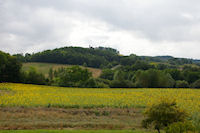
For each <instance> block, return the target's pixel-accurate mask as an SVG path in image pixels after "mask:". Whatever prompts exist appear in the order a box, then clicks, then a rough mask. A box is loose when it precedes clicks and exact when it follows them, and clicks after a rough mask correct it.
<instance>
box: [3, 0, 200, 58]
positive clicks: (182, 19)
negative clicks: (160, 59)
mask: <svg viewBox="0 0 200 133" xmlns="http://www.w3.org/2000/svg"><path fill="white" fill-rule="evenodd" d="M199 5H200V1H199V0H192V1H188V0H181V1H179V0H175V1H174V0H167V1H166V0H57V1H55V0H33V1H28V0H0V50H2V51H5V52H9V53H11V54H14V53H26V52H29V53H32V52H38V51H42V50H45V49H53V48H58V47H64V46H81V47H88V46H89V45H90V46H93V47H96V46H106V47H112V48H116V49H117V50H119V51H120V53H121V54H124V55H128V54H131V53H134V54H137V55H150V56H155V55H172V56H176V57H187V58H196V59H197V58H198V59H200V52H199V49H200V45H199V42H200V37H199V35H200V8H199Z"/></svg>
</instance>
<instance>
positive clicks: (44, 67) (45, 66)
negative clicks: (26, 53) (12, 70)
mask: <svg viewBox="0 0 200 133" xmlns="http://www.w3.org/2000/svg"><path fill="white" fill-rule="evenodd" d="M71 66H73V65H66V64H55V63H38V62H29V63H23V66H22V70H23V71H28V70H29V69H30V68H31V67H33V68H35V69H36V70H37V71H38V72H39V73H42V74H44V75H45V76H48V72H49V69H50V68H52V69H53V70H57V69H59V68H61V67H64V68H66V67H71ZM80 67H83V66H80ZM83 68H84V67H83ZM86 68H87V69H88V70H89V71H90V72H91V73H92V76H93V77H94V78H97V77H99V76H100V75H101V69H97V68H92V67H86Z"/></svg>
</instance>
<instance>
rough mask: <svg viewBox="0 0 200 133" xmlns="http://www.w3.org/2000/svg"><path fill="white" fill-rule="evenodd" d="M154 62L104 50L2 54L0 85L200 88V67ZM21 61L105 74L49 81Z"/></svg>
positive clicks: (70, 73) (68, 73)
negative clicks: (93, 69) (24, 67)
mask: <svg viewBox="0 0 200 133" xmlns="http://www.w3.org/2000/svg"><path fill="white" fill-rule="evenodd" d="M66 57H68V58H66ZM73 57H74V58H73ZM50 58H52V59H50ZM152 58H153V59H155V57H152ZM152 58H151V57H144V56H143V57H141V56H137V55H134V54H131V55H130V56H121V55H119V52H118V51H117V50H115V49H112V48H104V47H98V48H80V47H64V48H60V49H54V50H47V51H43V52H39V53H36V54H32V55H30V54H26V55H25V56H23V55H20V54H18V55H14V56H11V55H10V54H7V53H4V52H1V51H0V59H1V60H0V82H21V83H30V84H47V85H56V86H67V87H91V88H108V87H111V88H188V87H191V88H200V67H199V66H198V65H195V64H194V63H193V62H192V60H190V59H182V58H177V59H176V58H173V57H171V56H165V57H158V58H165V61H163V60H161V61H160V62H152ZM21 61H23V62H28V61H38V62H48V61H58V62H59V61H63V63H67V62H68V61H71V62H70V63H71V64H73V63H74V64H76V65H79V64H80V65H83V66H92V67H100V68H102V73H101V75H100V77H98V78H93V77H92V76H91V73H90V72H88V70H87V69H84V68H81V67H79V66H72V67H70V68H60V69H59V70H53V69H50V70H49V76H48V77H47V76H46V77H45V76H44V75H43V74H41V73H38V72H37V70H36V69H35V68H30V70H29V71H28V72H24V71H22V70H21V66H22V63H21ZM64 61H66V62H64ZM87 61H88V62H87ZM53 63H54V62H53ZM70 63H69V64H70Z"/></svg>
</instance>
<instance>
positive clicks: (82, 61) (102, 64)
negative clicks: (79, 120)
mask: <svg viewBox="0 0 200 133" xmlns="http://www.w3.org/2000/svg"><path fill="white" fill-rule="evenodd" d="M14 56H16V57H17V58H18V60H20V61H22V62H43V63H56V64H68V65H83V66H88V67H94V68H112V67H115V66H117V65H122V66H125V65H132V64H134V63H135V62H136V61H144V62H154V63H165V64H169V65H184V64H196V65H199V66H200V60H193V59H187V58H174V57H172V56H155V57H152V56H137V55H135V54H131V55H129V56H123V55H120V54H119V51H117V50H116V49H113V48H107V47H97V48H93V47H90V48H82V47H63V48H56V49H53V50H45V51H42V52H38V53H33V54H28V53H26V54H25V55H22V54H16V55H14Z"/></svg>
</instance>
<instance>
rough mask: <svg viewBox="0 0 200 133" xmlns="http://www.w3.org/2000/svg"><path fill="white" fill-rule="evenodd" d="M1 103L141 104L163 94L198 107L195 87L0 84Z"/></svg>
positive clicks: (194, 108) (187, 106) (191, 107)
mask: <svg viewBox="0 0 200 133" xmlns="http://www.w3.org/2000/svg"><path fill="white" fill-rule="evenodd" d="M0 90H1V92H2V93H1V95H0V105H1V106H2V107H16V106H17V107H20V106H23V107H48V106H51V107H63V108H71V107H73V108H94V107H113V108H134V107H137V108H138V107H139V108H143V107H146V106H148V105H151V104H152V103H155V102H156V101H158V100H159V99H161V98H163V97H165V98H169V99H175V100H176V101H177V103H178V105H179V106H180V107H181V108H184V109H186V110H187V111H189V112H193V111H199V110H200V93H199V91H200V90H198V89H86V88H64V87H50V86H38V85H25V84H14V83H2V84H0Z"/></svg>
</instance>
